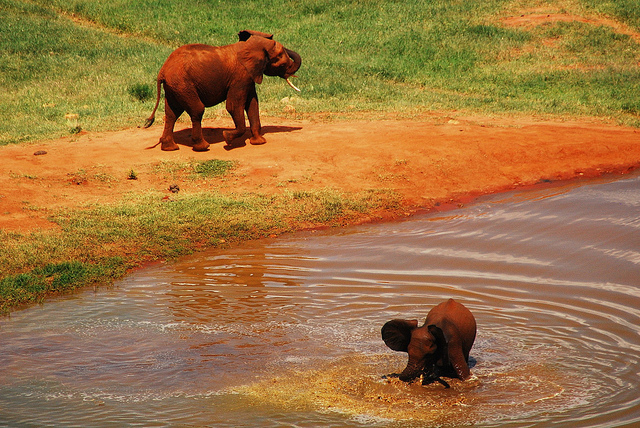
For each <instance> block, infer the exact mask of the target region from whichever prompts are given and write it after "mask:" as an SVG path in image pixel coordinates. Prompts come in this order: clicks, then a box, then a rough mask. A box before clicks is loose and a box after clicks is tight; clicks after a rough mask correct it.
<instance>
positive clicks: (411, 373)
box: [398, 361, 422, 382]
mask: <svg viewBox="0 0 640 428" xmlns="http://www.w3.org/2000/svg"><path fill="white" fill-rule="evenodd" d="M421 372H422V367H420V366H419V365H418V364H415V363H412V362H411V361H410V362H409V363H408V364H407V367H405V369H404V370H403V371H402V373H400V376H398V379H400V380H401V381H403V382H411V381H413V380H414V379H415V378H417V377H418V376H420V373H421Z"/></svg>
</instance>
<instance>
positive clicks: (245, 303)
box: [0, 175, 640, 426]
mask: <svg viewBox="0 0 640 428" xmlns="http://www.w3.org/2000/svg"><path fill="white" fill-rule="evenodd" d="M449 297H453V298H455V299H457V300H459V301H461V302H463V303H464V304H465V305H466V306H467V307H469V308H470V309H471V311H472V312H473V313H474V315H475V317H476V319H477V322H478V337H477V339H476V343H475V345H474V348H473V349H472V351H471V356H472V357H473V358H474V359H475V361H476V364H475V366H474V367H473V368H472V374H473V377H472V379H471V380H470V381H467V382H460V381H457V380H452V381H451V382H450V384H451V389H444V388H443V387H442V386H441V385H440V384H438V383H435V384H432V385H429V386H426V387H423V386H421V385H419V384H411V385H407V384H404V383H402V382H399V381H397V380H384V379H382V378H381V375H383V374H386V373H390V372H398V371H399V370H401V369H402V368H403V367H404V365H405V363H406V354H401V353H395V352H393V351H390V350H388V349H387V348H386V346H385V345H384V343H383V342H382V340H381V339H380V328H381V326H382V325H383V324H384V322H386V321H387V320H389V319H391V318H400V317H402V318H409V317H411V318H420V319H422V318H424V317H425V316H426V313H427V312H428V310H429V309H430V308H431V307H433V306H434V305H435V304H437V303H439V302H440V301H443V300H445V299H447V298H449ZM639 325H640V177H639V176H638V175H636V176H635V177H632V178H626V179H623V180H619V181H615V182H607V181H599V182H596V183H591V184H588V185H584V184H570V185H562V186H555V187H551V188H548V189H542V190H534V191H526V192H516V193H511V194H506V195H500V196H497V197H493V198H490V199H486V200H484V201H482V202H479V203H477V204H474V205H472V206H470V207H467V208H464V209H461V210H457V211H452V212H448V213H440V214H432V215H426V216H421V217H417V218H413V219H411V220H408V221H403V222H397V223H390V224H380V225H366V226H361V227H356V228H349V229H344V230H338V231H328V232H317V233H305V234H298V235H293V236H290V237H284V238H282V237H281V238H278V239H275V240H266V241H261V242H253V243H249V244H247V245H244V246H242V247H240V248H236V249H231V250H225V251H212V252H206V253H202V254H199V255H196V256H193V257H191V258H189V259H187V260H184V261H181V262H180V263H176V264H172V265H157V266H154V267H150V268H147V269H144V270H141V271H139V272H136V273H134V274H133V275H131V276H129V277H127V278H126V279H124V280H123V281H121V282H120V283H119V284H117V286H116V287H115V288H114V289H112V290H101V291H99V292H97V293H92V292H87V293H83V294H79V295H76V296H73V297H70V298H66V299H60V300H56V301H53V302H49V303H47V304H45V305H44V306H41V307H35V308H31V309H28V310H24V311H20V312H16V313H14V314H12V316H11V317H10V318H5V319H2V320H0V334H1V336H0V426H4V425H8V426H43V425H52V426H122V425H141V426H167V425H169V426H174V425H187V426H202V425H207V426H442V425H445V426H455V425H461V424H465V425H466V424H474V425H480V426H548V425H550V424H555V425H566V426H575V425H580V426H611V425H616V426H625V425H627V426H632V425H633V424H634V423H636V424H637V423H640V398H638V394H637V392H636V390H637V385H638V384H640V374H639V373H638V370H637V367H638V364H639V363H640V327H639Z"/></svg>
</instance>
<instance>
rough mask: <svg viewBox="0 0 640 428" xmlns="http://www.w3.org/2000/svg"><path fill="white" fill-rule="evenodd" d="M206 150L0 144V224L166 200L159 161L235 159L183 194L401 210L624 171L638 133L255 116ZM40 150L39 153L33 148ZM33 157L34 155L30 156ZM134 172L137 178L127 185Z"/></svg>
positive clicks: (87, 137)
mask: <svg viewBox="0 0 640 428" xmlns="http://www.w3.org/2000/svg"><path fill="white" fill-rule="evenodd" d="M203 126H204V127H205V138H206V139H207V140H208V141H209V142H210V143H211V148H210V150H209V151H208V152H204V153H196V152H193V151H192V150H191V148H190V147H189V144H190V140H189V131H190V130H189V124H188V123H181V124H179V126H178V130H179V131H178V132H177V138H176V140H177V142H178V143H179V144H180V146H181V149H180V150H179V151H176V152H162V151H161V150H160V148H159V146H158V147H156V148H154V149H147V148H148V147H150V146H153V145H154V144H156V142H157V141H158V138H159V136H160V134H161V133H162V125H161V124H160V125H155V126H153V127H151V128H149V129H127V130H123V131H119V132H109V133H85V134H82V135H76V136H72V137H67V138H63V139H60V140H55V141H47V142H39V143H36V144H23V145H11V146H5V147H1V148H0V158H2V162H1V163H0V228H2V229H4V230H15V231H20V232H28V231H30V230H34V229H38V228H49V227H55V225H54V224H52V223H50V222H49V221H48V220H47V217H48V216H49V214H50V213H51V212H52V211H53V210H56V209H57V208H60V207H80V206H83V205H85V204H87V203H96V202H99V203H109V202H112V201H117V200H118V199H119V198H122V197H123V196H124V195H125V194H126V193H128V192H131V191H144V190H147V189H158V190H162V191H166V192H167V194H169V190H168V189H169V186H170V185H171V184H174V182H175V179H174V178H172V177H168V176H167V174H161V173H160V174H159V173H157V172H156V173H154V172H153V170H154V165H158V164H159V163H161V162H162V161H178V162H182V161H186V160H189V159H198V160H205V159H228V160H236V161H237V162H238V168H237V169H235V170H234V172H233V173H232V174H231V176H230V177H228V178H226V179H223V180H209V181H206V182H201V181H197V182H195V181H193V180H184V181H183V182H180V181H178V182H176V184H179V186H180V188H181V191H183V192H199V191H202V190H206V189H207V188H216V189H219V190H221V191H223V192H237V191H240V192H244V191H250V192H259V193H275V192H282V191H285V190H286V189H289V190H305V189H317V188H334V189H339V190H342V191H345V192H351V191H358V190H363V189H380V188H385V189H394V190H396V191H397V192H399V193H400V194H401V195H402V196H403V198H404V204H405V206H406V209H407V211H408V212H410V211H413V210H415V209H419V208H429V207H433V206H434V205H436V204H440V203H443V202H444V203H446V202H449V201H457V200H460V199H461V198H463V197H465V196H467V195H471V196H476V195H480V194H487V193H492V192H497V191H502V190H505V189H510V188H514V187H517V186H525V185H532V184H536V183H538V182H541V181H546V180H560V179H570V178H574V177H579V176H595V175H599V174H603V173H607V172H619V173H624V172H628V171H629V170H631V169H633V168H635V167H637V166H639V165H640V130H638V129H634V128H625V127H617V126H613V125H609V124H605V123H603V122H600V121H597V120H591V121H590V120H581V121H560V120H557V121H541V120H534V119H521V118H520V119H505V118H482V117H460V116H454V115H453V114H451V115H447V114H444V113H438V114H436V113H434V114H432V115H424V116H422V117H420V118H416V119H412V120H393V119H389V120H377V121H365V120H352V121H344V120H336V121H325V120H322V119H321V118H315V119H305V120H293V119H282V118H274V117H266V118H263V128H264V135H265V137H266V139H267V144H266V145H263V146H250V145H246V146H240V147H237V148H234V149H233V150H226V149H225V147H224V143H223V142H222V129H223V128H230V127H231V121H230V119H229V120H227V119H220V120H209V121H205V123H204V124H203ZM44 152H46V153H44ZM42 153H44V154H42ZM132 170H133V171H134V172H135V173H136V175H137V180H130V179H128V178H127V177H128V175H129V173H130V171H132Z"/></svg>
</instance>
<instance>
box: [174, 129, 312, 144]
mask: <svg viewBox="0 0 640 428" xmlns="http://www.w3.org/2000/svg"><path fill="white" fill-rule="evenodd" d="M301 129H302V127H301V126H278V125H268V126H263V127H262V132H261V134H277V133H281V132H293V131H299V130H301ZM225 130H231V128H202V136H203V137H204V139H205V141H206V142H207V143H209V144H211V145H213V144H218V143H224V137H223V136H222V132H223V131H225ZM250 136H251V131H250V130H249V129H247V130H246V131H245V133H244V134H242V136H240V137H238V138H236V139H235V140H233V141H232V142H231V145H230V146H226V145H225V150H233V149H237V148H239V147H244V146H246V143H245V140H247V139H248V138H249V137H250ZM173 138H174V140H175V142H176V144H178V145H181V146H187V147H193V144H194V143H193V141H192V140H191V128H186V129H183V130H180V131H176V132H174V134H173Z"/></svg>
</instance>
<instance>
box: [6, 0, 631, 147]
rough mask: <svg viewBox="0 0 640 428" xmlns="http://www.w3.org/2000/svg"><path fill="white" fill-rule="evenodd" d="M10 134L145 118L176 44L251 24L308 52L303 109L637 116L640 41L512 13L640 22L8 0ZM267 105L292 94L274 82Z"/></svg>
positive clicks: (619, 8) (457, 12)
mask: <svg viewBox="0 0 640 428" xmlns="http://www.w3.org/2000/svg"><path fill="white" fill-rule="evenodd" d="M0 8H1V9H2V11H3V15H4V19H2V21H0V44H1V45H2V47H3V49H2V50H1V51H0V87H2V88H3V96H2V98H1V99H0V116H1V117H2V119H3V120H2V121H1V122H0V144H8V143H15V142H20V141H27V140H34V139H39V138H43V137H54V136H58V135H64V134H65V133H66V132H68V130H67V127H66V126H65V125H66V124H65V115H67V114H77V115H78V116H79V119H78V121H79V124H78V126H80V127H81V128H82V129H84V130H89V131H94V130H106V129H115V128H121V127H123V126H136V125H139V124H140V123H141V121H143V119H144V118H145V117H146V116H147V115H148V114H149V112H150V110H151V108H152V105H153V101H154V98H155V97H154V92H155V85H154V82H155V77H156V74H157V71H158V69H159V68H160V66H161V65H162V63H163V62H164V60H165V59H166V57H167V55H168V54H169V53H170V52H171V51H172V49H174V48H175V47H177V46H179V45H181V44H185V43H193V42H202V43H209V44H227V43H233V42H235V41H236V36H235V35H236V33H237V31H238V30H241V29H244V28H251V29H259V30H263V31H269V32H273V33H274V34H275V35H276V38H277V39H278V40H280V41H281V42H282V43H283V44H285V46H288V47H290V48H291V49H294V50H296V51H298V52H299V53H301V55H302V57H303V66H302V69H301V70H300V72H299V73H298V74H299V79H298V86H300V87H301V88H302V89H303V92H302V94H300V95H296V96H295V97H292V99H293V102H294V103H295V104H296V112H297V114H302V115H304V114H313V113H315V112H323V111H332V112H346V111H349V112H353V111H356V112H357V111H371V110H374V111H378V112H390V111H393V112H396V113H397V112H401V113H402V112H405V113H406V114H407V115H411V114H413V113H415V112H416V111H424V110H431V109H466V110H473V111H480V112H485V113H514V114H515V113H527V114H530V113H536V114H557V115H559V114H562V115H592V116H604V117H613V118H616V119H617V120H619V121H622V122H626V123H635V121H636V117H637V110H638V108H640V95H639V94H640V91H638V89H639V84H640V83H639V82H640V79H639V75H640V70H639V69H638V66H637V63H638V59H640V46H639V44H638V42H637V41H636V40H634V39H633V38H632V37H630V36H629V35H627V34H623V33H622V32H620V31H618V30H616V29H614V28H612V27H610V26H607V25H598V24H596V23H586V22H579V21H574V22H556V23H545V24H543V25H538V26H531V27H518V26H515V27H513V26H507V25H505V24H504V23H503V22H502V20H503V19H504V18H506V17H508V16H519V15H520V14H522V13H526V12H530V11H532V10H536V11H548V12H549V13H558V12H566V13H573V14H577V15H580V16H588V17H598V16H601V15H602V14H607V16H608V17H610V18H612V19H616V20H618V21H620V22H622V23H624V24H626V25H628V26H630V28H632V29H634V28H635V29H637V28H638V27H639V26H640V2H639V1H638V0H611V1H607V2H601V1H597V0H563V1H560V2H545V1H540V0H477V1H473V2H469V1H452V0H429V1H424V0H407V1H403V2H394V1H389V0H369V1H366V2H365V1H360V2H358V1H349V2H346V1H333V0H331V1H330V0H269V1H266V2H265V1H264V0H247V1H242V2H234V1H228V0H221V1H216V2H212V1H205V0H202V1H191V2H178V1H171V0H133V1H100V0H31V1H19V0H0ZM259 92H260V95H261V100H262V110H263V112H264V113H266V114H269V113H271V114H280V113H281V109H282V106H281V104H280V103H279V100H280V99H282V98H283V97H285V96H290V97H291V96H292V93H291V91H290V89H289V88H288V87H287V86H286V85H285V84H284V83H283V82H282V81H281V80H280V79H273V78H271V79H269V78H268V79H265V83H263V85H262V86H261V88H260V90H259Z"/></svg>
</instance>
